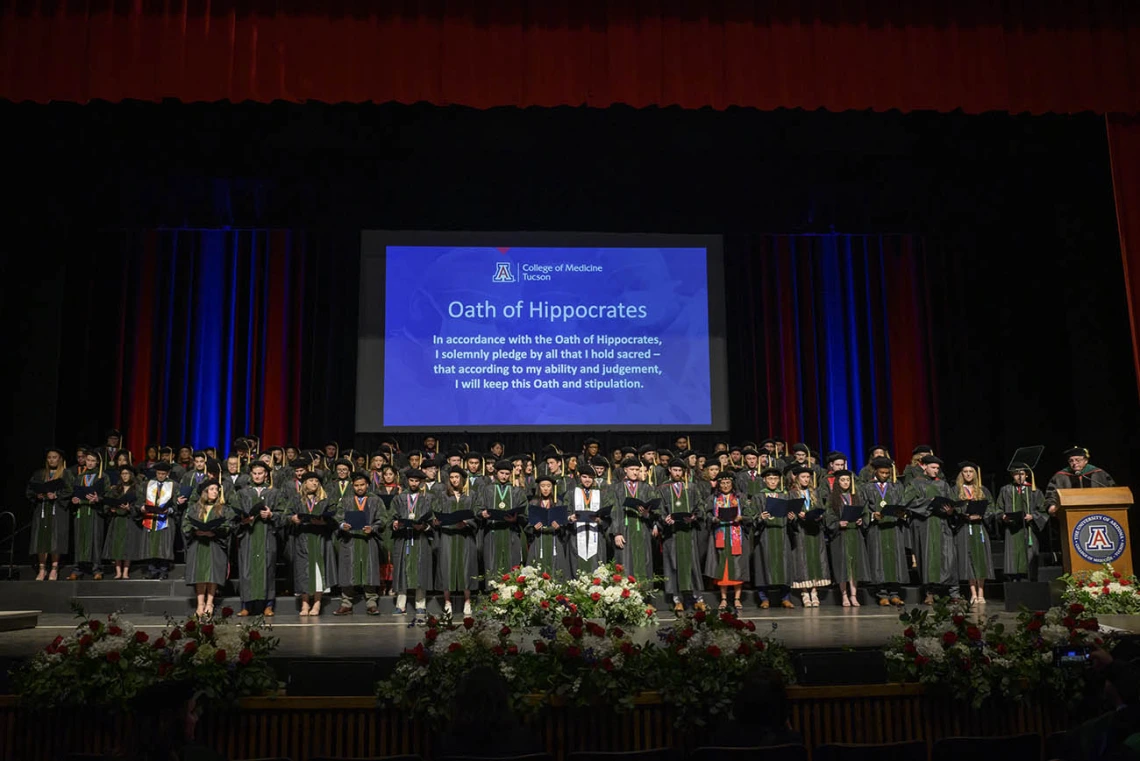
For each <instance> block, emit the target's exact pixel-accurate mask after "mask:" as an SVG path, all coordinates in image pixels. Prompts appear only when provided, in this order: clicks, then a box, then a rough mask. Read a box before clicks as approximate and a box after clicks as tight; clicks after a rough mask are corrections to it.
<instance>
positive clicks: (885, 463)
mask: <svg viewBox="0 0 1140 761" xmlns="http://www.w3.org/2000/svg"><path fill="white" fill-rule="evenodd" d="M892 465H894V462H892V461H891V458H890V457H876V458H875V459H873V460H871V467H872V468H874V469H875V470H878V469H879V468H889V467H891V466H892Z"/></svg>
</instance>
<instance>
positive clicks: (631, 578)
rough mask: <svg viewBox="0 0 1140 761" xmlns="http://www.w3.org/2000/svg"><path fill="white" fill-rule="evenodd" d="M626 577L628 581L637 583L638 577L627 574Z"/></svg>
mask: <svg viewBox="0 0 1140 761" xmlns="http://www.w3.org/2000/svg"><path fill="white" fill-rule="evenodd" d="M625 579H626V581H628V582H629V583H630V584H636V583H637V579H635V578H633V577H632V576H626V577H625Z"/></svg>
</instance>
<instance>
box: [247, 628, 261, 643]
mask: <svg viewBox="0 0 1140 761" xmlns="http://www.w3.org/2000/svg"><path fill="white" fill-rule="evenodd" d="M259 639H261V632H259V631H257V630H256V629H255V630H253V631H251V632H250V633H249V641H250V642H257V641H258V640H259Z"/></svg>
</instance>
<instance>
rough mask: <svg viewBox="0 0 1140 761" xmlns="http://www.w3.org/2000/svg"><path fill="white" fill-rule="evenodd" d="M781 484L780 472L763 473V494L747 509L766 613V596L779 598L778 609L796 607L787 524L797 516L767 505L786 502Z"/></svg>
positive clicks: (789, 536)
mask: <svg viewBox="0 0 1140 761" xmlns="http://www.w3.org/2000/svg"><path fill="white" fill-rule="evenodd" d="M799 467H809V468H810V467H811V466H807V465H801V466H799ZM783 483H784V482H783V474H781V473H780V471H778V470H776V469H775V468H770V469H768V470H766V471H764V491H762V492H761V493H760V494H759V495H757V496H756V497H755V498H754V500H753V502H752V504H751V506H750V509H749V514H750V515H751V516H753V517H754V519H755V526H756V528H755V536H754V538H753V547H754V549H753V553H752V554H753V564H754V566H755V568H756V590H757V594H758V595H759V597H760V607H761V608H765V609H766V608H768V607H769V606H770V605H771V603H770V601H769V599H768V596H769V594H775V595H776V596H778V597H779V598H780V607H782V608H794V607H795V605H794V604H793V603H792V592H791V587H792V582H794V581H795V577H794V576H793V562H792V541H791V535H790V534H789V528H788V524H789V523H790V522H794V521H795V520H796V519H797V518H798V515H797V513H795V512H794V509H792V510H787V509H785V510H783V511H781V510H779V509H778V508H777V507H776V506H775V502H773V503H772V504H771V505H769V500H787V499H788V493H787V492H786V491H785V490H784V486H783ZM789 515H791V516H792V520H791V521H789V519H788V516H789Z"/></svg>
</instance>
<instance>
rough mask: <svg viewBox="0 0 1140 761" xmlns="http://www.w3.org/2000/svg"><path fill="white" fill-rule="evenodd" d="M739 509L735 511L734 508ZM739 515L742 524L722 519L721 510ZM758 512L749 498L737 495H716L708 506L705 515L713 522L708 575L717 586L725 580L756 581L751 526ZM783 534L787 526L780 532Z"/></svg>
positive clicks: (707, 558)
mask: <svg viewBox="0 0 1140 761" xmlns="http://www.w3.org/2000/svg"><path fill="white" fill-rule="evenodd" d="M733 507H735V508H736V510H735V511H734V510H733V509H732V508H733ZM721 508H724V509H725V510H726V511H728V512H730V513H736V514H739V516H740V518H741V522H740V523H733V522H731V521H722V520H720V509H721ZM756 515H757V513H756V512H755V510H754V508H753V506H752V503H751V502H750V501H749V500H748V497H746V496H744V495H742V494H738V493H736V492H733V493H732V494H721V493H719V492H718V493H716V494H714V495H712V496H711V497H709V498H708V501H707V502H706V503H705V516H706V520H707V521H708V523H709V529H710V530H709V548H708V553H707V555H706V558H705V568H704V571H705V574H704V575H705V576H708V577H709V578H710V579H712V583H713V586H717V585H718V582H721V581H724V580H725V576H727V577H728V581H739V582H743V583H745V584H747V583H748V582H749V581H751V580H752V578H753V575H752V569H751V563H750V560H751V555H752V532H751V531H749V525H750V524H751V523H752V522H753V519H754V518H755V516H756ZM780 531H781V533H783V527H782V526H781V529H780Z"/></svg>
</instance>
